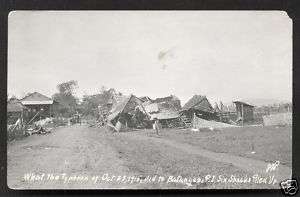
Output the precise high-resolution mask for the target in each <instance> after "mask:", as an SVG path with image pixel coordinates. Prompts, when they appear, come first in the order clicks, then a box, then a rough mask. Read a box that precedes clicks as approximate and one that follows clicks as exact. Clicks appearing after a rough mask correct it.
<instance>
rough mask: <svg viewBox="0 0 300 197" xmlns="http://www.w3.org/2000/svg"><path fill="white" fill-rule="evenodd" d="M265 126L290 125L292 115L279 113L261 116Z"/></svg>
mask: <svg viewBox="0 0 300 197" xmlns="http://www.w3.org/2000/svg"><path fill="white" fill-rule="evenodd" d="M263 121H264V125H265V126H271V125H292V122H293V116H292V113H279V114H271V115H267V116H263Z"/></svg>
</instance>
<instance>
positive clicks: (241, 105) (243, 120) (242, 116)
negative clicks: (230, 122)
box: [241, 104, 244, 126]
mask: <svg viewBox="0 0 300 197" xmlns="http://www.w3.org/2000/svg"><path fill="white" fill-rule="evenodd" d="M241 106H242V125H243V126H244V105H243V104H241Z"/></svg>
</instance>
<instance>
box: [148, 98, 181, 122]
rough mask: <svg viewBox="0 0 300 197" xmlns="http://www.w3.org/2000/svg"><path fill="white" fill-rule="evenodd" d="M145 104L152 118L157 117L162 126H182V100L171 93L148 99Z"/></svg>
mask: <svg viewBox="0 0 300 197" xmlns="http://www.w3.org/2000/svg"><path fill="white" fill-rule="evenodd" d="M143 106H144V108H145V110H146V112H147V113H148V115H149V116H150V120H154V119H157V120H158V121H159V123H160V125H161V126H162V128H174V127H182V126H183V122H182V120H181V118H180V114H179V111H180V109H181V104H180V100H179V99H178V98H177V97H176V96H174V95H170V96H167V97H163V98H157V99H155V100H148V101H146V102H144V103H143Z"/></svg>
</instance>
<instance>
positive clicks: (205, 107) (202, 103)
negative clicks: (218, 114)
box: [182, 95, 214, 113]
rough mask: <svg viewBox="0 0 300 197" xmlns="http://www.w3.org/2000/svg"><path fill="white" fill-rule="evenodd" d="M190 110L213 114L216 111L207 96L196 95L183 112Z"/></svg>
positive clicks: (184, 107) (183, 108)
mask: <svg viewBox="0 0 300 197" xmlns="http://www.w3.org/2000/svg"><path fill="white" fill-rule="evenodd" d="M189 109H197V110H201V111H206V112H210V113H213V112H214V109H213V107H212V106H211V104H210V103H209V101H208V99H207V98H206V96H201V95H194V96H193V97H192V98H191V99H190V100H188V102H187V103H186V104H185V105H184V106H183V107H182V111H187V110H189Z"/></svg>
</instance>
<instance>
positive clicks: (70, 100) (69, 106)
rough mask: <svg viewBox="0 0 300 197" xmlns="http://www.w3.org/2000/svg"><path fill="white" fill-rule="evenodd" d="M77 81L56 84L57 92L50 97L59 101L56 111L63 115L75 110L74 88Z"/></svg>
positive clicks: (76, 85)
mask: <svg viewBox="0 0 300 197" xmlns="http://www.w3.org/2000/svg"><path fill="white" fill-rule="evenodd" d="M77 88H78V83H77V81H75V80H71V81H67V82H63V83H60V84H58V85H57V90H58V93H55V94H54V95H53V96H52V98H53V99H54V100H55V101H57V102H58V103H59V107H58V113H59V114H61V115H63V116H70V115H72V114H73V113H75V112H76V109H77V106H78V99H77V98H76V97H75V95H74V93H75V90H76V89H77Z"/></svg>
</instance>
